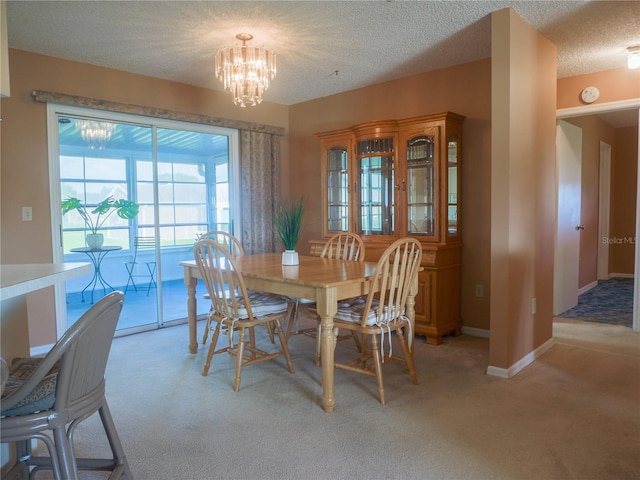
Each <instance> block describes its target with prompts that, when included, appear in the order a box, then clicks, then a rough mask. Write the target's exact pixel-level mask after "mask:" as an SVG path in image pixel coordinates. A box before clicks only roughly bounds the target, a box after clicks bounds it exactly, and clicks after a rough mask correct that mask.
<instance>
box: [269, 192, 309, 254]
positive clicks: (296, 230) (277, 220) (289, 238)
mask: <svg viewBox="0 0 640 480" xmlns="http://www.w3.org/2000/svg"><path fill="white" fill-rule="evenodd" d="M303 212H304V205H303V201H302V198H294V199H292V200H282V201H281V202H280V204H279V205H278V206H277V207H276V210H275V212H274V215H273V223H274V225H275V227H276V230H277V231H278V234H279V235H280V239H281V240H282V243H283V245H284V248H285V251H284V253H283V254H282V264H283V265H298V252H296V246H297V245H298V240H300V234H301V233H302V217H303Z"/></svg>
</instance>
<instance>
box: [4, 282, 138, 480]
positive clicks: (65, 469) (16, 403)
mask: <svg viewBox="0 0 640 480" xmlns="http://www.w3.org/2000/svg"><path fill="white" fill-rule="evenodd" d="M123 299H124V295H123V294H122V292H113V293H110V294H109V295H107V296H106V297H104V298H103V299H102V300H100V301H99V302H98V303H96V304H95V305H94V306H93V307H91V308H90V309H89V310H88V311H87V312H86V313H85V314H84V315H82V317H80V319H79V320H78V321H77V322H76V323H75V324H74V325H73V326H72V327H71V328H69V330H67V332H66V333H65V334H64V335H63V336H62V338H60V340H58V342H56V344H55V345H54V346H53V348H52V349H51V351H50V352H49V353H48V354H47V355H46V356H44V357H43V358H39V357H30V358H22V359H14V362H13V363H12V365H11V367H10V375H9V378H8V380H7V382H6V384H5V386H4V391H3V396H2V401H1V403H0V404H1V407H0V408H1V410H2V411H1V412H0V416H1V418H0V442H2V443H13V444H15V453H16V463H15V464H14V465H13V466H12V467H11V469H10V470H9V471H8V472H7V473H6V477H5V476H3V478H15V475H17V474H20V475H22V476H21V477H20V478H32V477H30V476H29V471H30V470H31V469H32V468H33V470H31V475H33V474H34V472H36V471H37V470H40V469H51V470H53V475H54V477H55V478H56V480H76V479H77V478H78V470H106V471H111V472H112V473H111V476H110V477H109V478H121V477H122V476H125V477H126V478H128V479H131V478H132V476H131V472H130V470H129V465H128V463H127V459H126V457H125V453H124V450H123V448H122V445H121V443H120V439H119V438H118V433H117V432H116V427H115V425H114V423H113V419H112V417H111V413H110V412H109V407H108V406H107V400H106V398H105V379H104V373H105V368H106V365H107V359H108V357H109V350H110V349H111V342H112V340H113V335H114V333H115V330H116V325H117V323H118V318H119V316H120V311H121V310H122V303H123ZM95 412H98V413H99V414H100V420H101V421H102V425H103V427H104V430H105V433H106V436H107V439H108V441H109V445H110V447H111V451H112V454H113V458H98V459H96V458H76V456H75V453H74V446H73V434H74V431H75V429H76V428H77V427H78V425H79V424H80V423H81V422H82V421H84V420H85V419H87V418H89V417H90V416H91V415H93V414H94V413H95ZM32 439H38V440H42V441H43V442H44V444H45V445H46V447H47V449H48V451H49V456H48V457H47V456H45V457H34V456H32V451H31V440H32ZM25 475H26V477H25Z"/></svg>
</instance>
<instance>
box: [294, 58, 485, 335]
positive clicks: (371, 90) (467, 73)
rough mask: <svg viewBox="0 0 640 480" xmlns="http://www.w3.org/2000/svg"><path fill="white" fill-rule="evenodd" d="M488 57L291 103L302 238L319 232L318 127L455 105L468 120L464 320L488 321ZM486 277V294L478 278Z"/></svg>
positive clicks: (465, 136)
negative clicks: (301, 203)
mask: <svg viewBox="0 0 640 480" xmlns="http://www.w3.org/2000/svg"><path fill="white" fill-rule="evenodd" d="M490 67H491V62H490V60H489V59H486V60H482V61H478V62H473V63H468V64H464V65H458V66H455V67H452V68H447V69H443V70H438V71H434V72H429V73H425V74H421V75H416V76H412V77H408V78H404V79H400V80H396V81H392V82H386V83H381V84H378V85H373V86H370V87H366V88H361V89H357V90H352V91H349V92H344V93H341V94H337V95H332V96H330V97H325V98H320V99H317V100H312V101H309V102H304V103H300V104H297V105H293V106H292V107H291V108H290V112H289V114H290V119H291V123H290V131H289V140H290V153H291V163H292V166H293V168H295V172H296V174H295V176H294V175H292V176H291V185H290V189H291V192H292V193H293V194H296V195H303V196H304V198H305V208H306V211H305V226H304V231H303V235H302V239H301V242H300V243H301V245H307V242H308V241H309V240H310V239H316V238H320V237H321V235H322V225H321V224H320V219H321V211H320V208H321V205H320V196H321V193H320V188H321V185H320V183H319V182H318V179H319V178H320V142H319V140H318V138H317V137H316V136H315V134H316V133H319V132H323V131H327V130H333V129H338V128H344V127H349V126H352V125H355V124H358V123H361V122H368V121H374V120H389V119H401V118H408V117H413V116H417V115H423V114H429V113H437V112H442V111H447V110H448V111H452V112H455V113H459V114H461V115H464V116H465V117H466V119H465V121H464V124H463V147H462V148H463V151H462V157H463V167H462V172H463V173H462V185H463V187H462V203H463V207H462V218H463V220H462V222H463V227H462V242H463V255H462V321H463V324H464V325H465V326H471V327H476V328H481V329H487V330H488V328H489V303H488V298H489V292H488V288H487V287H488V284H489V226H490V222H489V221H488V218H489V213H490V212H489V192H490V183H489V171H490V165H489V161H490V147H491V145H490V114H491V110H490V90H491V75H490ZM476 283H483V284H484V285H485V292H486V295H485V297H484V298H477V297H476V296H475V284H476Z"/></svg>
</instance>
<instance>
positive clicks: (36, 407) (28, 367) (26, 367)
mask: <svg viewBox="0 0 640 480" xmlns="http://www.w3.org/2000/svg"><path fill="white" fill-rule="evenodd" d="M41 361H42V358H37V357H33V358H20V359H16V360H14V361H13V363H12V364H11V368H10V370H9V377H8V379H7V382H6V384H5V387H4V390H3V391H2V398H5V397H7V396H9V395H11V394H12V393H13V392H15V391H16V390H18V389H19V388H20V387H21V386H22V385H23V384H24V383H25V382H26V381H27V380H28V379H29V377H30V376H31V374H32V373H33V371H34V370H35V369H36V368H37V367H38V365H39V364H40V362H41ZM59 371H60V364H59V362H58V363H56V364H55V365H54V367H53V368H52V369H51V370H49V373H48V374H47V375H46V376H45V377H44V378H43V379H42V380H41V381H40V382H39V383H38V386H37V387H36V388H34V389H33V390H32V391H31V392H30V393H29V394H28V395H27V396H26V397H25V398H24V399H23V400H21V401H20V402H18V403H17V404H16V405H15V406H14V407H12V408H9V409H7V410H3V411H2V412H0V416H2V417H11V416H16V415H28V414H30V413H36V412H41V411H43V410H49V409H51V408H53V404H54V403H55V400H56V385H57V383H58V372H59Z"/></svg>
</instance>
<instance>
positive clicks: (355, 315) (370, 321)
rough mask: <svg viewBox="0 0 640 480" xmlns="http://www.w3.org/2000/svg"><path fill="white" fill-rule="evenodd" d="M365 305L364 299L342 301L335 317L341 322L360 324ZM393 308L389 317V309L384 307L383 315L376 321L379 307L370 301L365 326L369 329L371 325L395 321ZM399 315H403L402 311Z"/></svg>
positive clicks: (375, 301)
mask: <svg viewBox="0 0 640 480" xmlns="http://www.w3.org/2000/svg"><path fill="white" fill-rule="evenodd" d="M366 303H367V299H366V297H356V298H351V299H349V300H345V301H342V302H340V303H338V311H337V313H336V317H335V318H337V319H338V320H342V321H343V322H349V323H358V324H360V323H362V316H363V315H364V309H365V306H366ZM394 309H395V308H392V314H391V315H389V314H388V313H389V308H388V307H387V306H386V305H385V306H384V313H383V314H382V316H381V317H380V319H378V311H379V310H380V305H379V302H378V300H377V299H374V300H372V302H371V309H370V310H369V314H368V315H367V320H366V322H365V324H366V325H367V326H369V327H371V326H373V325H377V324H378V323H381V324H384V323H388V322H389V321H392V320H395V319H396V318H397V317H396V315H394V312H393V310H394ZM401 315H404V310H403V311H402V313H401Z"/></svg>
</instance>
